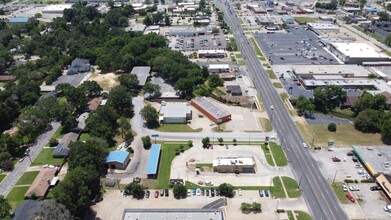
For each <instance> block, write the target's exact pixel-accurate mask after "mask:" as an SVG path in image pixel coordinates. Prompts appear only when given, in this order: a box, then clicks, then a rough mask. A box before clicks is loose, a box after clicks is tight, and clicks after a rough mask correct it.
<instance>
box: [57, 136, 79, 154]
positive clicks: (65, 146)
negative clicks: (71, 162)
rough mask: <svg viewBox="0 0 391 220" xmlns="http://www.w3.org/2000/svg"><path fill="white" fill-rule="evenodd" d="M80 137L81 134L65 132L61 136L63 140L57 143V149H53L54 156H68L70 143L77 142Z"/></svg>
mask: <svg viewBox="0 0 391 220" xmlns="http://www.w3.org/2000/svg"><path fill="white" fill-rule="evenodd" d="M78 138H79V134H78V133H75V132H69V133H67V134H65V135H64V136H63V137H62V138H61V141H60V143H59V144H58V145H57V147H56V149H55V150H54V151H53V153H52V156H53V157H62V158H64V157H66V156H68V152H69V144H70V143H72V142H76V141H77V139H78Z"/></svg>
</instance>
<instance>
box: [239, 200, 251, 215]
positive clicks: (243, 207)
mask: <svg viewBox="0 0 391 220" xmlns="http://www.w3.org/2000/svg"><path fill="white" fill-rule="evenodd" d="M240 211H242V212H243V213H248V212H250V211H251V205H250V203H247V202H242V203H241V204H240Z"/></svg>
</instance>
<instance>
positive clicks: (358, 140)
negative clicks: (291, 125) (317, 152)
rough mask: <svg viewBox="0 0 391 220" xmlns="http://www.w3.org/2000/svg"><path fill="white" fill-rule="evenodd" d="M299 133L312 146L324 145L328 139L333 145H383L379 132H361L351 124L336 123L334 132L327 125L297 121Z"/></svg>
mask: <svg viewBox="0 0 391 220" xmlns="http://www.w3.org/2000/svg"><path fill="white" fill-rule="evenodd" d="M297 124H298V127H299V128H300V130H301V133H302V134H303V136H304V137H305V139H306V140H307V142H308V143H310V144H311V145H312V142H314V146H319V147H325V146H327V142H328V141H329V140H334V146H337V147H340V146H346V147H351V146H352V145H361V146H365V145H372V146H373V145H383V142H382V141H381V135H380V134H372V133H363V132H360V131H357V130H356V129H355V128H354V125H352V124H340V125H337V131H336V132H329V131H328V130H327V125H304V124H303V123H297Z"/></svg>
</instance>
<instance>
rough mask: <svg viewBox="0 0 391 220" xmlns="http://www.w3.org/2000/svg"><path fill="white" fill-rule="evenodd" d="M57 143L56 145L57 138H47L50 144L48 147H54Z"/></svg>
mask: <svg viewBox="0 0 391 220" xmlns="http://www.w3.org/2000/svg"><path fill="white" fill-rule="evenodd" d="M57 145H58V140H57V139H54V138H51V139H50V140H49V146H50V147H55V146H57Z"/></svg>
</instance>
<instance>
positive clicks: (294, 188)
mask: <svg viewBox="0 0 391 220" xmlns="http://www.w3.org/2000/svg"><path fill="white" fill-rule="evenodd" d="M281 178H282V182H284V186H285V189H286V192H287V193H288V197H289V198H298V197H300V194H301V193H300V190H299V186H298V184H297V182H296V180H294V179H292V178H290V177H287V176H283V177H281Z"/></svg>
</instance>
